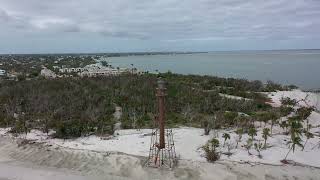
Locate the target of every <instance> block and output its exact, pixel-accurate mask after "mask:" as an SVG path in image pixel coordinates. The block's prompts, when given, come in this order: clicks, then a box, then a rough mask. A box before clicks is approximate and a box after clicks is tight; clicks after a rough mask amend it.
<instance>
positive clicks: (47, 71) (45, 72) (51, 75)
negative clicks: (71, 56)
mask: <svg viewBox="0 0 320 180" xmlns="http://www.w3.org/2000/svg"><path fill="white" fill-rule="evenodd" d="M40 75H41V76H43V77H45V78H56V77H57V75H56V73H54V72H53V71H51V70H50V69H47V68H43V69H42V70H41V72H40Z"/></svg>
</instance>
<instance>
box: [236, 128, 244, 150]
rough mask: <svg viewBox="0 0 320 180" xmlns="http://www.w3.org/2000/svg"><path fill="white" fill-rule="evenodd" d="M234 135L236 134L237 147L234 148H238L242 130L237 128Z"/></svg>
mask: <svg viewBox="0 0 320 180" xmlns="http://www.w3.org/2000/svg"><path fill="white" fill-rule="evenodd" d="M236 133H237V134H238V139H237V145H236V148H238V144H239V142H240V141H241V139H242V134H243V128H239V129H237V130H236Z"/></svg>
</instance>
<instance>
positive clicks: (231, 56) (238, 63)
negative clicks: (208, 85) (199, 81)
mask: <svg viewBox="0 0 320 180" xmlns="http://www.w3.org/2000/svg"><path fill="white" fill-rule="evenodd" d="M109 61H110V62H111V64H112V65H113V66H115V67H117V66H119V67H131V64H133V65H134V67H136V68H138V69H139V70H144V71H150V72H154V71H155V70H158V71H160V72H166V71H169V70H170V71H172V72H175V73H181V74H200V75H214V76H220V77H235V78H246V79H249V80H261V81H263V82H266V81H267V80H272V81H274V82H278V83H282V84H295V85H297V86H299V87H300V88H302V89H319V88H320V50H294V51H292V50H290V51H238V52H211V53H199V54H178V55H152V56H126V57H113V58H110V59H109Z"/></svg>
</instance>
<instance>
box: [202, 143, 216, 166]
mask: <svg viewBox="0 0 320 180" xmlns="http://www.w3.org/2000/svg"><path fill="white" fill-rule="evenodd" d="M219 144H220V143H219V140H218V139H215V138H213V139H211V140H209V141H208V142H207V143H206V144H205V145H204V146H203V147H202V149H203V150H204V152H205V157H206V159H207V161H208V162H214V161H216V160H218V159H219V158H220V155H219V152H217V148H218V147H219Z"/></svg>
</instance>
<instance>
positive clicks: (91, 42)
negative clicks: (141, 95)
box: [0, 0, 320, 53]
mask: <svg viewBox="0 0 320 180" xmlns="http://www.w3.org/2000/svg"><path fill="white" fill-rule="evenodd" d="M292 48H320V0H0V53H55V52H61V53H62V52H128V51H216V50H255V49H292Z"/></svg>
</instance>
